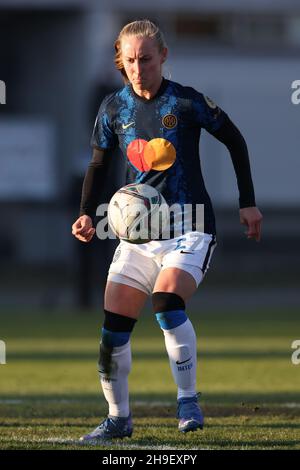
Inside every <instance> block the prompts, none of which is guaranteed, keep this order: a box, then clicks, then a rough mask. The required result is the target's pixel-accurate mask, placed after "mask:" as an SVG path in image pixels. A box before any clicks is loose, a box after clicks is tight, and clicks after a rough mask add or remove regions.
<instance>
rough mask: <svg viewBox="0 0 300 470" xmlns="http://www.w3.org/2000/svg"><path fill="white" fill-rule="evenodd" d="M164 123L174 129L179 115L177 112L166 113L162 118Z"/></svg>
mask: <svg viewBox="0 0 300 470" xmlns="http://www.w3.org/2000/svg"><path fill="white" fill-rule="evenodd" d="M162 123H163V126H164V127H165V128H166V129H173V128H174V127H176V126H177V117H176V116H175V114H165V116H164V117H163V118H162Z"/></svg>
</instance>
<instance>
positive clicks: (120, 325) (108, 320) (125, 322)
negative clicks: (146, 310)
mask: <svg viewBox="0 0 300 470" xmlns="http://www.w3.org/2000/svg"><path fill="white" fill-rule="evenodd" d="M104 315H105V318H104V324H103V328H105V329H106V330H109V331H115V332H125V331H126V332H132V330H133V328H134V325H135V323H136V319H135V318H130V317H125V316H124V315H120V314H119V313H114V312H109V311H108V310H105V309H104Z"/></svg>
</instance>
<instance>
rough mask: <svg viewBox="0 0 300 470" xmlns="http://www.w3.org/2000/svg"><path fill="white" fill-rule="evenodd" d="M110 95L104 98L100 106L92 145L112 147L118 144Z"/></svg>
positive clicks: (103, 147)
mask: <svg viewBox="0 0 300 470" xmlns="http://www.w3.org/2000/svg"><path fill="white" fill-rule="evenodd" d="M110 97H111V95H108V96H107V97H106V98H104V100H103V101H102V103H101V106H100V108H99V111H98V114H97V117H96V121H95V125H94V129H93V133H92V137H91V142H90V143H91V146H92V147H98V148H101V149H112V148H113V147H115V145H116V134H115V133H114V131H113V126H112V123H111V121H112V113H111V109H110V106H109V101H110V100H109V99H110Z"/></svg>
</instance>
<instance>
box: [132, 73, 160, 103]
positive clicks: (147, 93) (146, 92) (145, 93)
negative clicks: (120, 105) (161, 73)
mask: <svg viewBox="0 0 300 470" xmlns="http://www.w3.org/2000/svg"><path fill="white" fill-rule="evenodd" d="M162 81H163V77H160V80H159V81H158V82H157V83H155V84H154V85H153V86H152V87H151V88H149V89H141V88H138V89H136V88H135V87H134V86H133V85H132V87H133V90H134V92H135V93H136V94H137V95H138V96H140V97H141V98H144V99H146V100H151V99H152V98H153V97H154V96H155V95H156V94H157V92H158V90H159V89H160V87H161V84H162Z"/></svg>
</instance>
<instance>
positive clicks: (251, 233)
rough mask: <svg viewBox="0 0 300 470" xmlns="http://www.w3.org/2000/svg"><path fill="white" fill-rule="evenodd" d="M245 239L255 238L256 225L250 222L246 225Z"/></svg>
mask: <svg viewBox="0 0 300 470" xmlns="http://www.w3.org/2000/svg"><path fill="white" fill-rule="evenodd" d="M246 235H247V238H255V237H256V236H257V228H256V224H255V223H253V222H251V223H250V224H249V225H248V230H247V232H246Z"/></svg>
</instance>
